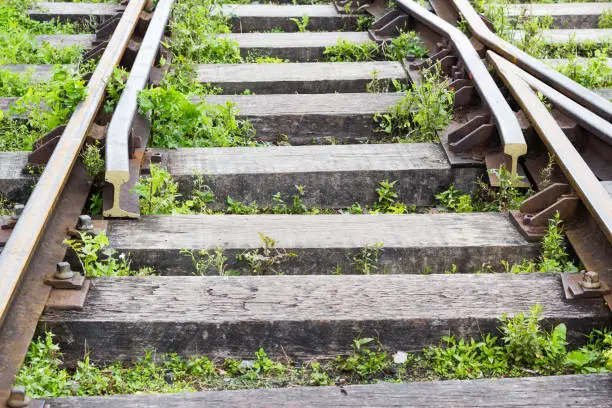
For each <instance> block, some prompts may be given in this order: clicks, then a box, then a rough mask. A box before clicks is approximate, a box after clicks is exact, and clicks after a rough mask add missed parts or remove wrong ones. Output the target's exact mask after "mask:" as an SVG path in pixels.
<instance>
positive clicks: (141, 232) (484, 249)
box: [107, 200, 538, 275]
mask: <svg viewBox="0 0 612 408" xmlns="http://www.w3.org/2000/svg"><path fill="white" fill-rule="evenodd" d="M287 201H290V200H287ZM289 204H290V203H289ZM260 233H261V234H264V235H267V236H269V237H270V238H271V239H273V240H274V241H275V247H276V248H278V249H281V250H283V251H286V252H291V253H295V254H296V255H297V256H296V257H294V258H292V257H285V258H284V259H283V261H282V263H281V264H280V265H276V266H275V267H274V268H272V270H273V271H276V272H283V273H286V274H330V273H332V272H334V271H338V270H339V271H341V272H342V273H344V274H347V273H359V271H358V270H357V269H356V267H355V265H354V263H355V262H354V260H353V257H354V256H357V255H358V253H360V252H361V250H363V249H364V247H365V246H366V245H369V246H370V247H371V246H373V245H375V244H382V245H383V250H382V251H380V256H379V262H378V264H377V269H376V270H375V271H376V273H401V274H404V273H405V274H418V273H424V272H433V273H443V272H445V271H447V270H451V269H452V268H453V265H455V266H456V268H457V272H473V271H475V270H480V269H482V268H483V264H484V265H487V264H490V265H492V266H493V267H496V268H497V269H500V268H502V267H501V264H500V261H502V260H506V261H509V262H511V263H512V262H520V261H521V260H522V259H524V258H533V257H535V256H537V247H538V246H537V244H533V243H529V242H527V241H526V240H525V239H524V238H523V236H522V235H521V234H520V233H519V232H518V231H517V230H516V228H515V227H514V225H513V224H512V222H511V221H510V219H509V216H508V214H496V213H472V214H435V215H433V214H405V215H393V214H386V215H373V214H370V215H282V214H281V215H191V216H190V215H185V216H177V215H175V216H170V215H168V216H165V215H164V216H144V217H142V219H141V220H140V221H128V220H109V221H108V231H107V235H108V238H109V240H110V245H111V246H112V247H113V248H115V249H117V250H118V251H120V252H125V253H128V252H129V253H130V254H131V258H132V259H133V261H134V266H147V265H150V266H153V267H155V269H156V270H157V271H158V272H159V273H161V274H163V275H191V274H192V273H194V271H195V269H194V266H193V263H192V261H191V259H190V258H189V257H188V256H184V255H181V254H179V253H180V251H181V249H184V248H186V249H194V250H200V249H205V250H214V249H215V248H216V247H220V248H222V249H223V250H224V251H225V255H226V256H227V257H228V261H227V263H228V268H229V269H236V270H238V271H241V272H243V273H250V271H251V268H250V267H249V265H248V264H247V263H246V262H245V261H238V260H236V255H237V254H239V253H242V252H244V251H247V250H251V249H258V248H260V247H262V246H263V245H264V243H263V241H262V239H261V237H260ZM268 272H270V271H268Z"/></svg>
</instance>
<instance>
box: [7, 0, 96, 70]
mask: <svg viewBox="0 0 612 408" xmlns="http://www.w3.org/2000/svg"><path fill="white" fill-rule="evenodd" d="M34 4H35V3H34V2H33V1H29V0H8V1H4V2H2V4H0V65H3V64H75V63H78V62H79V60H80V58H81V53H82V49H81V47H78V46H69V47H54V46H52V45H50V44H49V43H48V42H38V41H37V40H36V36H37V35H47V34H77V33H79V32H83V31H84V29H85V28H84V27H79V26H78V25H75V24H72V23H59V22H57V21H48V22H39V21H34V20H31V19H30V18H29V17H28V14H27V10H28V9H30V8H31V7H33V6H34Z"/></svg>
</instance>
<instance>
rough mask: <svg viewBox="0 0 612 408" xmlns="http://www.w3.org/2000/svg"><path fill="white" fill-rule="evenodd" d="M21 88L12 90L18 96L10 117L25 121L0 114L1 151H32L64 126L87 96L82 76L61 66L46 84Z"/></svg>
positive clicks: (54, 70) (55, 69) (55, 68)
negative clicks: (49, 133) (38, 142)
mask: <svg viewBox="0 0 612 408" xmlns="http://www.w3.org/2000/svg"><path fill="white" fill-rule="evenodd" d="M22 85H23V84H22V83H20V84H19V85H18V86H17V87H16V88H13V90H14V91H17V90H18V91H19V92H20V93H21V95H18V96H20V98H19V99H18V100H17V101H16V102H15V103H14V104H13V105H12V106H11V107H10V110H9V115H12V116H13V115H14V116H21V117H24V116H25V118H26V119H25V120H13V119H10V118H9V117H5V116H4V115H3V114H1V112H0V150H31V149H32V143H33V142H34V141H35V140H36V139H38V138H40V137H41V136H42V135H44V134H45V133H47V132H50V131H51V130H53V129H55V128H56V127H57V126H59V125H62V124H65V123H66V122H67V121H68V119H69V118H70V115H72V112H73V111H74V109H75V107H76V106H77V104H78V103H79V102H80V101H81V100H82V99H83V98H84V97H85V96H86V94H87V88H86V87H85V81H84V80H83V79H82V77H81V75H80V74H78V73H72V72H69V71H68V70H67V69H65V68H64V67H61V66H55V67H54V68H53V71H52V74H51V78H50V80H49V81H47V82H44V83H38V84H30V85H28V87H27V88H24V87H23V86H22ZM5 89H7V87H6V86H5ZM14 96H15V95H14Z"/></svg>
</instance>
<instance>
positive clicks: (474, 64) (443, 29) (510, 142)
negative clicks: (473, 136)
mask: <svg viewBox="0 0 612 408" xmlns="http://www.w3.org/2000/svg"><path fill="white" fill-rule="evenodd" d="M397 5H398V7H399V8H400V9H401V10H403V11H405V12H406V13H408V14H409V15H410V16H411V17H412V18H414V19H416V20H418V21H420V22H421V23H423V24H425V25H427V26H428V27H430V28H431V29H432V30H434V31H436V32H437V33H438V34H440V35H442V36H444V37H447V38H449V40H450V41H451V42H452V44H453V46H454V48H455V50H456V51H457V53H459V54H460V55H461V58H462V60H463V63H464V65H465V67H466V69H467V70H468V73H469V77H470V79H471V80H472V81H473V82H474V84H475V85H476V90H477V91H478V94H479V95H480V97H481V98H482V99H483V100H484V101H485V102H486V104H487V106H488V107H489V109H490V110H491V114H492V117H493V119H494V121H495V125H496V127H497V130H498V133H499V137H500V141H501V144H502V146H503V149H504V153H505V154H507V155H508V156H510V157H511V158H512V168H511V171H512V172H513V173H515V172H516V169H517V167H518V158H519V157H520V156H522V155H524V154H525V153H527V144H526V142H525V138H524V137H523V133H522V131H521V127H520V125H519V122H518V120H517V118H516V115H515V114H514V112H513V111H512V109H511V108H510V106H509V105H508V103H507V102H506V100H505V98H504V96H503V95H502V93H501V91H500V90H499V89H498V87H497V85H496V84H495V81H494V80H493V78H492V77H491V74H490V73H489V71H488V70H487V67H486V66H485V64H484V63H483V62H482V60H481V59H480V56H479V55H478V53H477V52H476V50H475V49H474V47H473V45H472V43H471V42H470V40H469V39H468V38H467V37H466V36H465V34H463V33H462V32H461V31H460V30H459V29H457V28H456V27H455V26H453V25H452V24H450V23H448V22H446V21H444V20H443V19H442V18H440V17H438V16H437V15H435V14H433V13H431V12H429V11H427V10H426V9H425V8H423V7H421V6H419V5H418V4H417V3H416V2H414V1H410V0H397Z"/></svg>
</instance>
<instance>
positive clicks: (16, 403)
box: [6, 386, 31, 408]
mask: <svg viewBox="0 0 612 408" xmlns="http://www.w3.org/2000/svg"><path fill="white" fill-rule="evenodd" d="M30 402H31V401H30V397H28V396H27V395H26V390H25V387H22V386H19V387H13V389H12V390H11V395H10V396H9V399H8V401H7V402H6V405H7V406H8V407H9V408H24V407H29V406H30Z"/></svg>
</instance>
